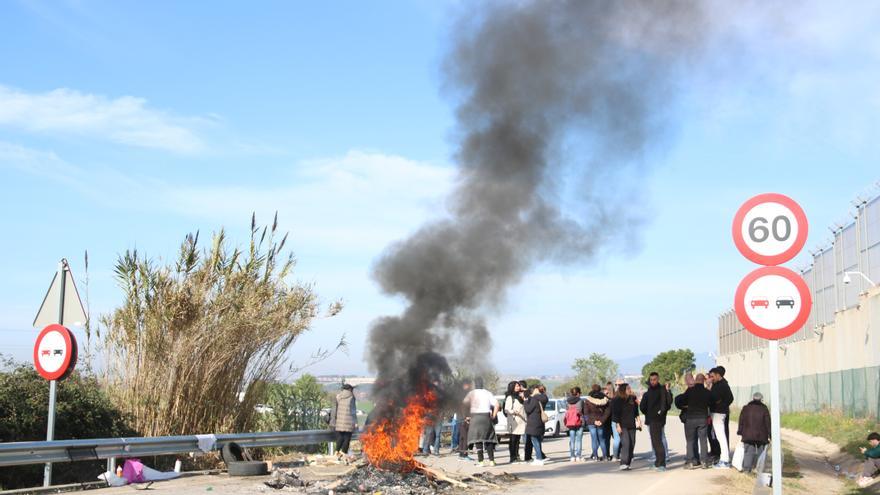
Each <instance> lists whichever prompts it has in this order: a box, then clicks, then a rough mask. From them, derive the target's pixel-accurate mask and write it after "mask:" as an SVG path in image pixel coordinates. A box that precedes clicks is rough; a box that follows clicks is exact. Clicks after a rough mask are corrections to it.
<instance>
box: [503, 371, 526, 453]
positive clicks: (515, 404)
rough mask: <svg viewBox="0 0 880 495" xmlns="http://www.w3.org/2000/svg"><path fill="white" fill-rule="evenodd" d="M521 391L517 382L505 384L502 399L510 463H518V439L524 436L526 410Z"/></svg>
mask: <svg viewBox="0 0 880 495" xmlns="http://www.w3.org/2000/svg"><path fill="white" fill-rule="evenodd" d="M524 402H525V401H524V398H523V389H522V386H521V385H520V384H519V382H515V381H514V382H510V383H508V384H507V395H505V397H504V416H505V417H506V418H507V432H508V433H510V463H511V464H513V463H514V462H520V459H519V439H520V437H522V436H523V435H525V434H526V410H525V406H524V404H523V403H524Z"/></svg>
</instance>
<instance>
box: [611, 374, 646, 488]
mask: <svg viewBox="0 0 880 495" xmlns="http://www.w3.org/2000/svg"><path fill="white" fill-rule="evenodd" d="M629 389H630V386H629V385H627V384H625V383H624V384H622V385H619V386H618V387H617V395H616V396H615V397H614V400H612V401H611V418H612V420H613V421H614V422H615V423H616V424H617V427H616V429H617V433H618V434H619V435H620V470H621V471H629V470H630V465H631V464H632V459H633V453H634V452H635V448H636V431H637V430H641V429H642V423H641V419H640V418H639V406H638V405H636V399H635V396H633V395H630V390H629Z"/></svg>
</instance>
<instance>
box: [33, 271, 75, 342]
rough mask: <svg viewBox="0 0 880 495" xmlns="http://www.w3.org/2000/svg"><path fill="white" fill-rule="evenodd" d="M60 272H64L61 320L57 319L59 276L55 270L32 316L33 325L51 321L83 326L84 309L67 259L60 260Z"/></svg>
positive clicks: (48, 323) (59, 294)
mask: <svg viewBox="0 0 880 495" xmlns="http://www.w3.org/2000/svg"><path fill="white" fill-rule="evenodd" d="M60 272H61V273H63V274H64V311H63V317H62V320H63V321H58V316H59V314H58V309H59V308H58V306H59V301H60V299H61V277H59V276H58V274H59V272H55V276H54V277H53V278H52V284H51V285H50V286H49V290H48V291H47V292H46V297H44V298H43V304H41V305H40V310H39V311H37V317H36V318H34V326H35V327H44V326H46V325H50V324H52V323H58V324H60V325H76V326H83V325H85V323H86V320H88V317H87V316H86V311H85V309H83V305H82V301H81V300H80V298H79V291H77V290H76V282H74V281H73V274H72V273H70V266H68V264H67V260H61V270H60Z"/></svg>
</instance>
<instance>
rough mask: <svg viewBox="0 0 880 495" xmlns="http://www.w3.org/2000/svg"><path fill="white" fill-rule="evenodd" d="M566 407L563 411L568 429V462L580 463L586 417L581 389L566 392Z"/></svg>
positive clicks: (574, 388) (575, 388)
mask: <svg viewBox="0 0 880 495" xmlns="http://www.w3.org/2000/svg"><path fill="white" fill-rule="evenodd" d="M567 401H568V407H567V408H566V409H565V427H566V428H568V453H569V455H570V459H569V462H578V461H582V460H583V458H582V457H581V449H582V448H583V443H584V418H585V417H586V415H587V411H586V409H584V401H583V400H582V399H581V388H580V387H572V389H571V390H569V392H568V399H567Z"/></svg>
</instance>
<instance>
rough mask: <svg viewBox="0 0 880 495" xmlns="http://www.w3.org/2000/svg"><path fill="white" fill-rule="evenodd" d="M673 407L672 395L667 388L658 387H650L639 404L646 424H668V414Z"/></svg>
mask: <svg viewBox="0 0 880 495" xmlns="http://www.w3.org/2000/svg"><path fill="white" fill-rule="evenodd" d="M671 407H672V393H670V392H669V390H666V387H664V386H663V385H660V384H659V383H658V384H657V385H654V386H651V387H648V391H647V392H645V394H644V395H642V402H641V404H639V409H641V411H642V414H644V415H645V424H649V425H650V424H655V423H656V424H661V425H665V424H666V413H667V412H669V409H670V408H671Z"/></svg>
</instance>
